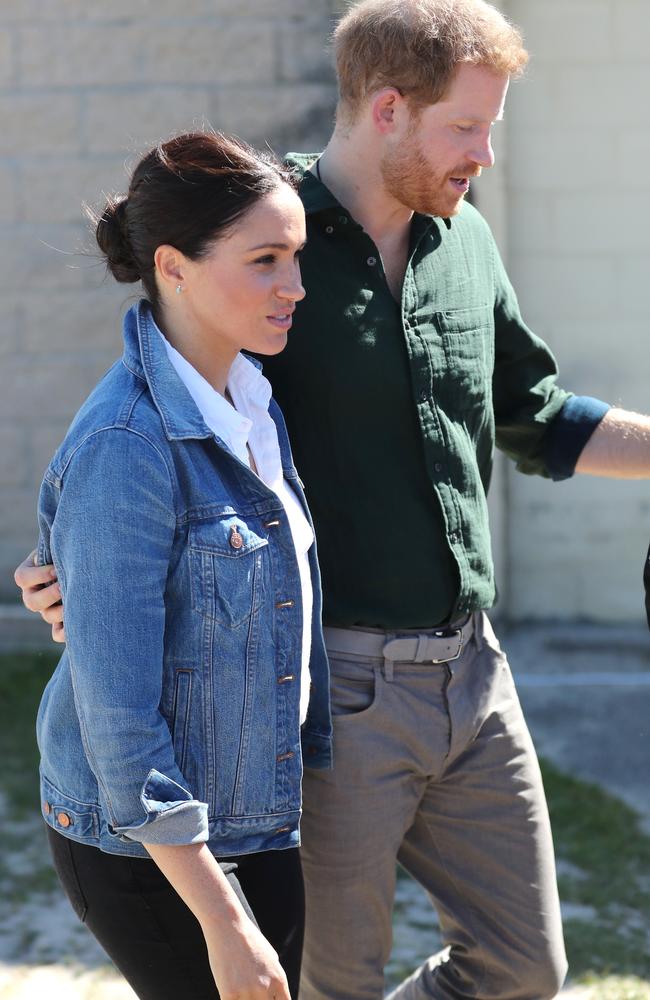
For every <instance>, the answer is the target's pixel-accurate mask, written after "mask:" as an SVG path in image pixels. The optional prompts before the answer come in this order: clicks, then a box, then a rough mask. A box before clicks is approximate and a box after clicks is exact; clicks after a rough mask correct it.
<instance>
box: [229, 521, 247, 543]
mask: <svg viewBox="0 0 650 1000" xmlns="http://www.w3.org/2000/svg"><path fill="white" fill-rule="evenodd" d="M230 544H231V546H232V548H233V549H241V547H242V545H243V544H244V539H243V538H242V536H241V534H240V533H239V528H238V527H237V525H236V524H233V526H232V528H231V529H230Z"/></svg>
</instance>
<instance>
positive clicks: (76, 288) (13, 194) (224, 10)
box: [0, 0, 340, 600]
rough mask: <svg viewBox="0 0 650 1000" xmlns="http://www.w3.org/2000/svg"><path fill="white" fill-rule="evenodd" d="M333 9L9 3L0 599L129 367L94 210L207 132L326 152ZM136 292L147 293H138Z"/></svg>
mask: <svg viewBox="0 0 650 1000" xmlns="http://www.w3.org/2000/svg"><path fill="white" fill-rule="evenodd" d="M339 7H340V5H339V3H338V2H337V0H238V2H237V3H236V4H233V3H231V2H226V0H184V3H182V4H179V3H177V2H173V3H172V2H171V0H110V2H105V0H4V2H3V3H2V4H0V123H1V126H0V299H1V301H2V319H1V321H0V326H1V331H0V600H2V599H9V600H13V599H14V597H15V590H14V586H13V581H12V579H11V571H12V569H13V567H14V566H15V564H16V562H17V561H18V560H19V558H21V557H22V556H23V555H24V554H25V553H26V552H27V551H28V550H29V548H30V547H31V546H32V544H33V541H34V538H35V505H36V494H37V489H38V484H39V482H40V478H41V475H42V472H43V469H44V467H45V465H46V464H47V461H48V459H49V457H50V455H51V453H52V451H53V450H54V448H55V447H56V445H57V444H58V443H59V441H60V440H61V437H62V436H63V434H64V432H65V429H66V427H67V425H68V423H69V420H70V418H71V416H72V415H73V413H74V412H75V410H76V409H77V407H78V406H79V404H80V403H81V401H82V400H83V398H84V397H85V396H86V394H87V392H88V391H89V389H90V388H91V387H92V385H93V384H94V383H95V381H96V380H97V378H98V377H99V376H100V375H101V374H102V372H103V371H105V370H106V368H107V367H108V366H109V365H110V364H111V363H112V361H113V359H114V358H115V357H116V356H117V355H118V353H119V351H120V337H119V329H120V316H121V313H122V311H123V308H124V306H125V305H128V304H129V303H130V302H131V300H132V295H131V289H130V288H129V287H128V286H125V285H122V286H118V285H116V284H115V283H114V282H113V281H112V280H108V279H106V278H105V276H104V272H103V268H102V267H101V265H99V264H98V262H97V260H96V259H94V258H93V256H92V254H90V255H88V254H84V252H83V250H84V248H89V247H90V246H91V241H90V239H89V235H88V230H87V228H86V224H85V222H84V217H83V213H82V202H83V201H87V202H89V203H91V204H93V203H97V202H98V201H100V200H101V195H102V192H108V191H120V190H123V189H124V185H125V178H126V169H125V168H126V167H127V166H128V164H129V163H130V162H131V161H132V160H134V159H135V158H136V157H137V154H138V153H139V152H141V151H142V150H144V149H146V148H147V146H148V145H150V144H151V143H153V142H155V141H156V140H157V139H159V138H160V137H162V136H166V135H169V134H170V133H172V132H174V131H177V130H180V129H183V128H191V127H194V126H199V125H201V124H203V123H210V124H211V125H213V126H214V127H217V128H221V129H223V130H224V131H232V132H236V133H238V134H239V135H241V136H243V137H244V138H246V139H248V140H249V141H252V142H254V143H259V144H261V143H265V142H270V144H271V145H272V146H273V147H274V148H275V149H276V150H277V151H278V152H282V151H284V150H285V149H286V148H287V147H289V146H291V147H292V148H303V149H308V148H314V149H317V148H319V146H320V145H321V143H322V142H323V141H324V139H325V138H326V136H327V134H328V132H329V129H330V126H331V123H332V119H333V109H334V99H335V87H334V82H333V75H332V71H331V67H330V59H329V53H328V52H327V39H328V36H329V33H330V30H331V26H332V22H333V18H334V15H335V14H336V12H337V10H338V9H339ZM133 292H134V293H136V292H137V290H136V286H133Z"/></svg>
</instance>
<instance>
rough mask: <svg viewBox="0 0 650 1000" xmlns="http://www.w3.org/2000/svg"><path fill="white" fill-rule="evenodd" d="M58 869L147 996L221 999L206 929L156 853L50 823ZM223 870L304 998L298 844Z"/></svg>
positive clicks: (83, 916)
mask: <svg viewBox="0 0 650 1000" xmlns="http://www.w3.org/2000/svg"><path fill="white" fill-rule="evenodd" d="M47 834H48V840H49V844H50V850H51V851H52V857H53V859H54V867H55V869H56V872H57V875H58V876H59V879H60V881H61V884H62V886H63V888H64V890H65V892H66V895H67V896H68V898H69V900H70V902H71V904H72V907H73V909H74V911H75V913H76V914H77V916H78V917H79V919H80V920H81V921H82V922H83V923H85V924H86V926H87V927H88V929H89V930H90V931H92V933H93V934H94V936H95V937H96V938H97V940H98V941H99V943H100V944H101V945H102V947H103V948H104V950H105V951H106V952H107V954H108V955H109V956H110V958H111V959H112V961H113V962H114V964H115V965H116V966H117V968H118V969H119V970H120V972H121V973H122V975H123V976H124V978H125V979H126V980H127V982H128V983H129V985H130V986H131V988H132V989H133V990H134V991H135V993H137V995H138V997H140V1000H179V997H182V998H183V1000H218V997H219V993H218V992H217V989H216V987H215V984H214V978H213V976H212V973H211V971H210V965H209V962H208V952H207V948H206V945H205V941H204V938H203V933H202V931H201V927H200V925H199V923H198V921H197V920H196V918H195V917H194V914H193V913H192V912H191V910H189V909H188V907H187V906H186V905H185V903H184V902H183V900H182V899H181V898H180V896H179V895H178V894H177V893H176V891H175V890H174V889H173V888H172V886H171V885H170V884H169V882H168V881H167V879H166V878H165V876H164V875H163V874H162V872H161V871H160V869H159V868H158V867H157V866H156V864H155V863H154V862H153V861H151V860H150V859H148V858H128V857H123V856H121V855H120V856H118V855H116V854H105V853H104V852H103V851H100V850H99V849H98V848H96V847H89V846H87V845H85V844H78V843H76V841H74V840H70V839H69V838H67V837H64V836H62V835H61V834H60V833H57V832H56V831H55V830H52V828H51V827H49V826H48V827H47ZM221 867H222V870H223V871H224V873H225V874H226V876H227V878H228V881H229V882H230V884H231V886H232V888H233V889H234V890H235V892H236V893H237V895H238V896H239V899H240V900H241V901H242V904H243V905H244V906H245V908H246V910H247V912H248V913H249V914H251V912H252V915H253V916H254V918H255V920H256V921H257V924H258V925H259V928H260V930H261V931H262V933H263V934H264V936H265V937H266V938H267V939H268V941H269V942H270V943H271V944H272V945H273V947H274V948H275V950H276V951H277V953H278V955H279V956H280V962H281V963H282V967H283V968H284V971H285V973H286V976H287V979H288V981H289V989H290V991H291V997H292V1000H295V998H297V996H298V980H299V978H300V959H301V955H302V939H303V928H304V915H305V907H304V887H303V881H302V869H301V866H300V855H299V852H298V850H297V849H296V848H292V849H289V850H285V851H264V852H262V853H259V854H247V855H241V856H239V857H236V858H228V859H227V861H224V862H222V863H221Z"/></svg>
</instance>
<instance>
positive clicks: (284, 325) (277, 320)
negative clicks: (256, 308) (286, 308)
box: [266, 313, 293, 330]
mask: <svg viewBox="0 0 650 1000" xmlns="http://www.w3.org/2000/svg"><path fill="white" fill-rule="evenodd" d="M266 318H267V320H268V321H269V323H270V324H271V326H275V327H276V328H277V329H278V330H288V329H289V328H290V326H291V323H292V322H293V314H292V313H285V314H284V315H277V316H267V317H266Z"/></svg>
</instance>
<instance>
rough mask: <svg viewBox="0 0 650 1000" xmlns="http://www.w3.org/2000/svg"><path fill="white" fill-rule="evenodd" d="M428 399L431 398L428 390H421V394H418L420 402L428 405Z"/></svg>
mask: <svg viewBox="0 0 650 1000" xmlns="http://www.w3.org/2000/svg"><path fill="white" fill-rule="evenodd" d="M428 398H429V393H428V392H427V390H426V389H420V392H419V394H418V399H419V400H420V402H421V403H426V402H427V400H428Z"/></svg>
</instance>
